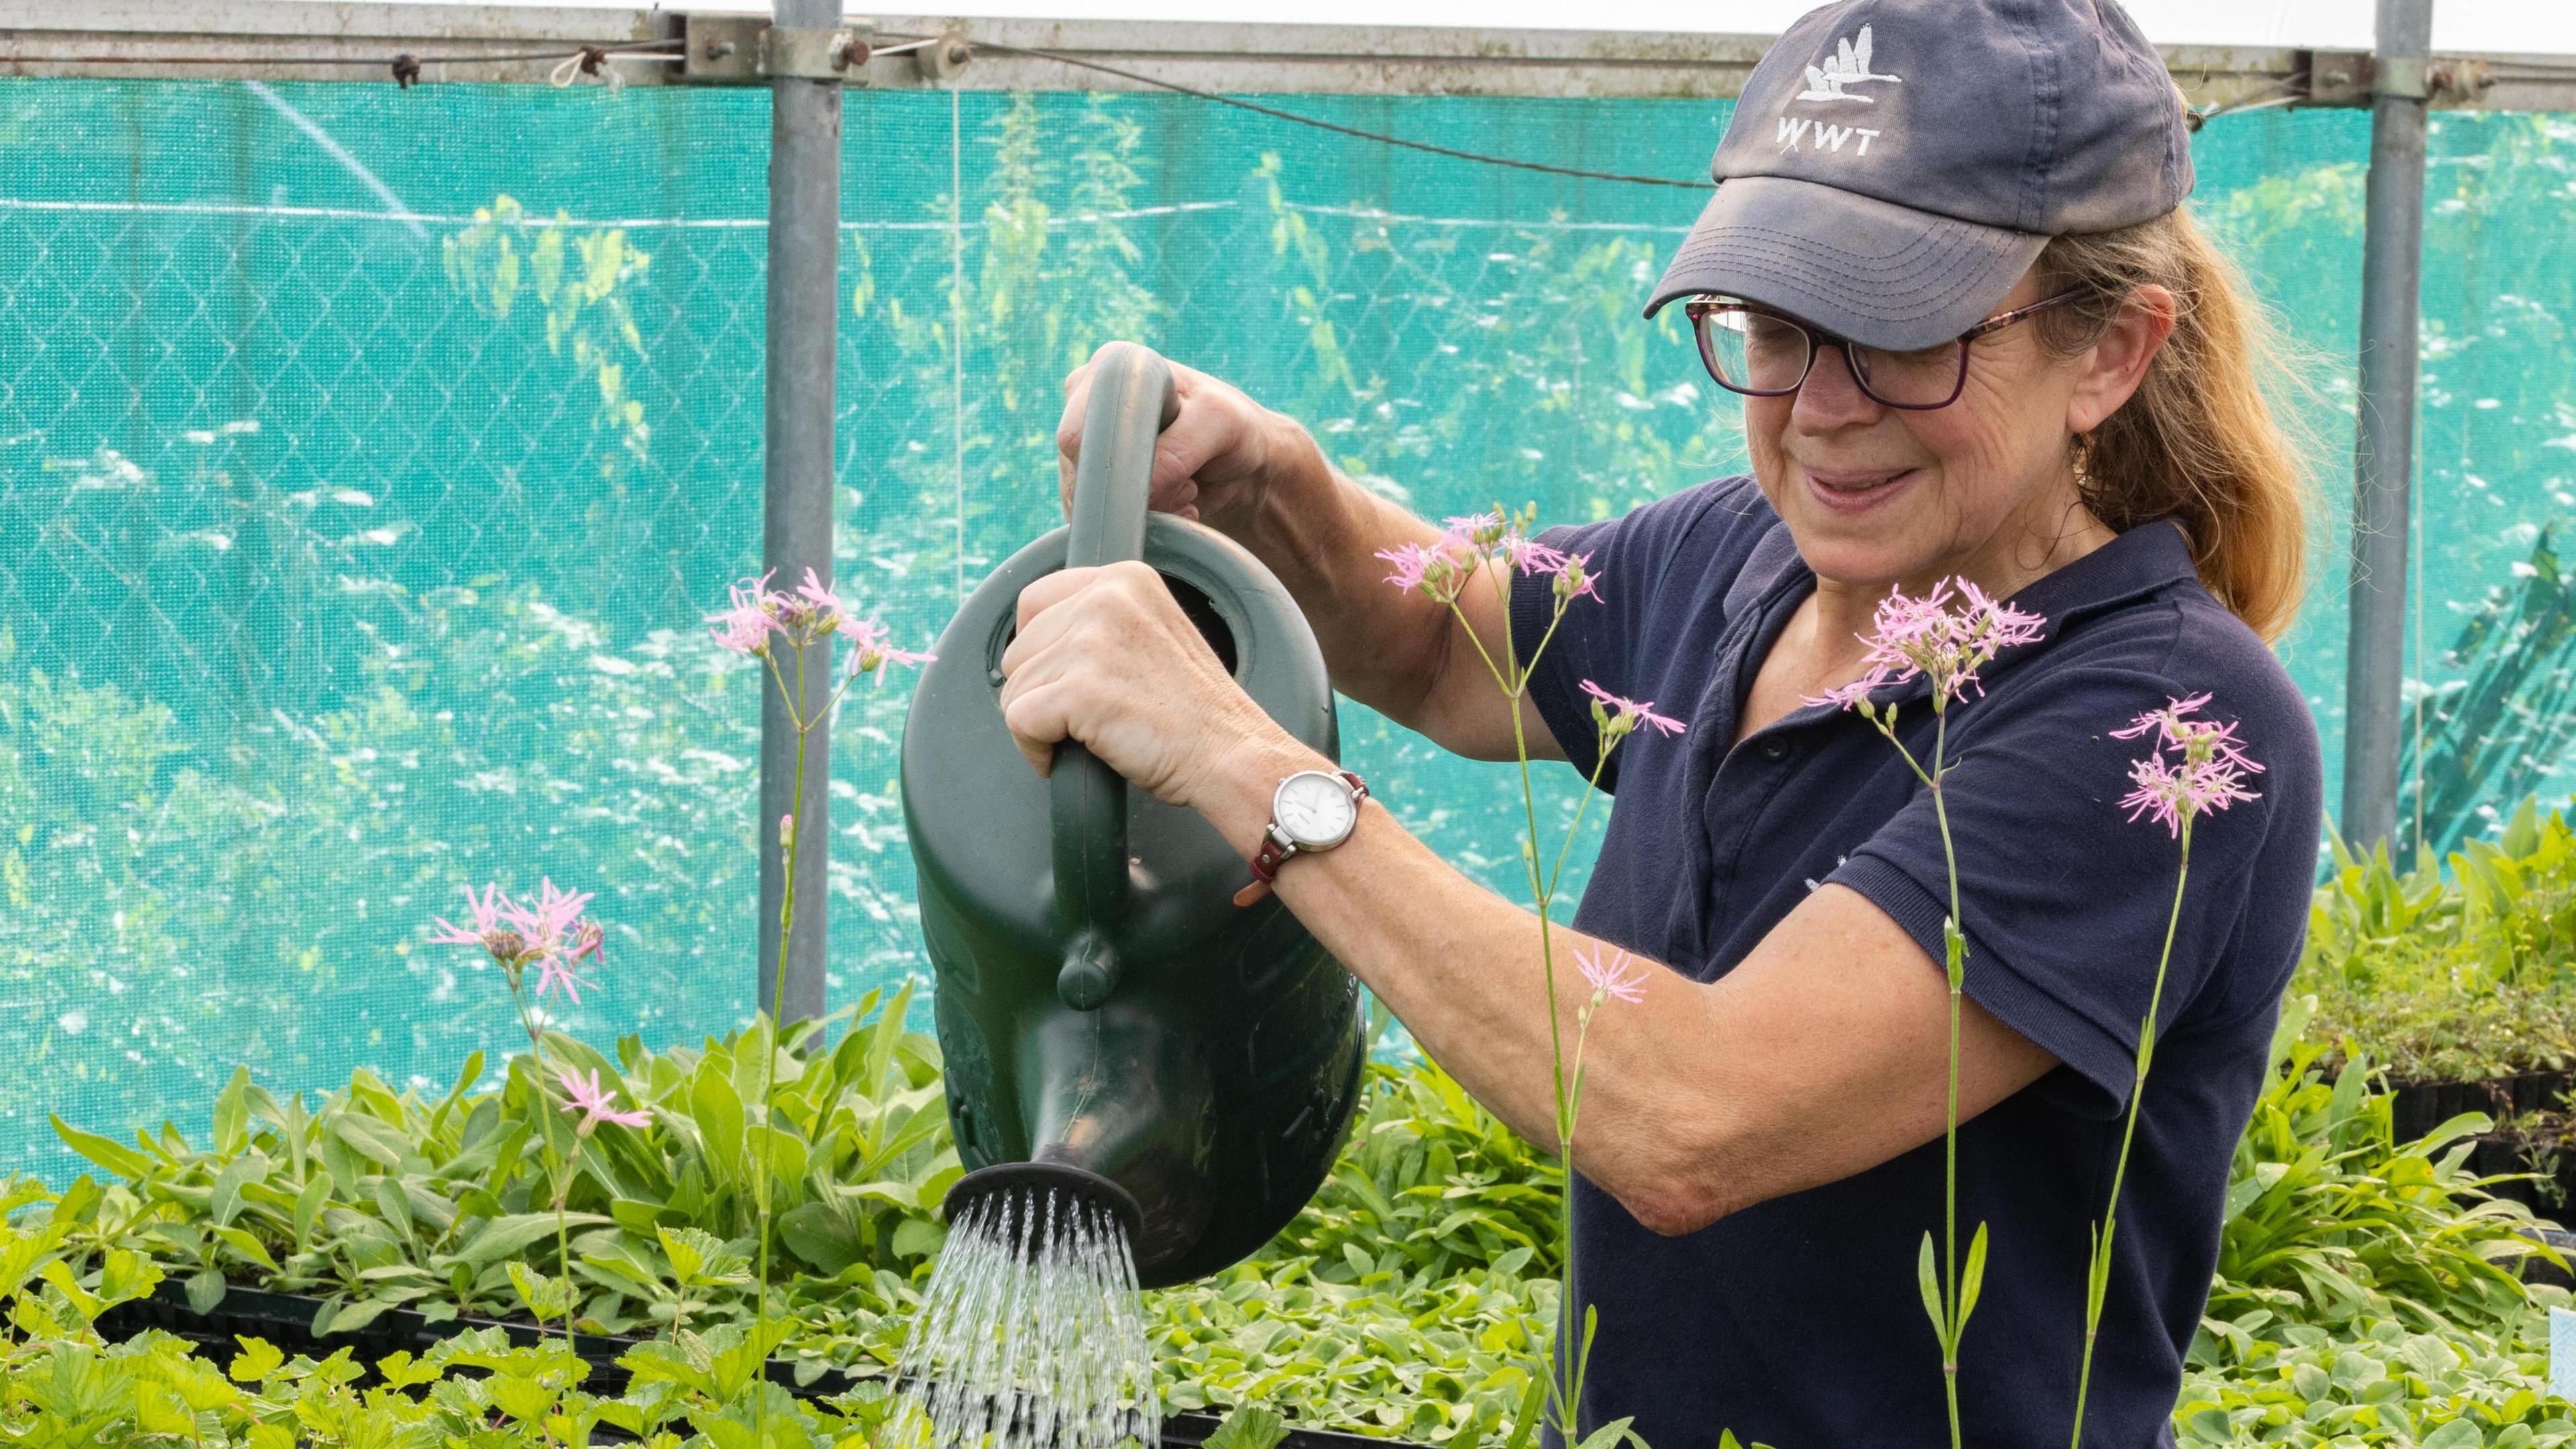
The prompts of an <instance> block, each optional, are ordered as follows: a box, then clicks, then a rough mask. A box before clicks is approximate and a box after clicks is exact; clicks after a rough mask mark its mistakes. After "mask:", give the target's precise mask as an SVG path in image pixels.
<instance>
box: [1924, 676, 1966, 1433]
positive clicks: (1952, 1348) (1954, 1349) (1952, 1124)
mask: <svg viewBox="0 0 2576 1449" xmlns="http://www.w3.org/2000/svg"><path fill="white" fill-rule="evenodd" d="M1941 702H1942V701H1941V698H1940V696H1939V695H1938V694H1935V695H1934V696H1933V711H1932V814H1933V818H1934V819H1936V820H1938V821H1939V822H1940V825H1941V861H1942V864H1943V865H1944V866H1945V867H1947V868H1948V871H1949V875H1950V922H1949V926H1948V929H1946V930H1944V931H1943V932H1942V933H1941V934H1942V942H1941V955H1942V958H1943V960H1942V969H1943V971H1944V972H1945V973H1947V976H1948V979H1949V984H1950V1104H1949V1116H1948V1118H1947V1120H1946V1121H1945V1122H1944V1124H1943V1126H1942V1129H1941V1155H1942V1167H1941V1234H1942V1238H1943V1244H1942V1247H1943V1251H1942V1254H1941V1289H1942V1298H1943V1301H1944V1302H1945V1303H1946V1304H1947V1305H1948V1308H1949V1314H1950V1323H1949V1327H1948V1330H1947V1332H1946V1333H1945V1334H1944V1335H1943V1337H1944V1338H1945V1340H1946V1341H1945V1342H1944V1343H1943V1344H1942V1345H1941V1389H1942V1393H1943V1395H1944V1397H1945V1398H1946V1399H1947V1400H1948V1403H1949V1409H1950V1449H1959V1446H1960V1443H1961V1440H1960V1434H1959V1340H1960V1338H1961V1337H1963V1336H1964V1335H1965V1333H1966V1331H1967V1327H1968V1326H1967V1325H1966V1324H1965V1323H1962V1322H1961V1321H1960V1319H1959V997H1960V992H1961V988H1962V987H1963V986H1964V984H1965V983H1966V981H1967V975H1968V972H1967V956H1968V944H1967V937H1966V935H1965V934H1964V930H1963V928H1962V927H1961V926H1960V925H1959V855H1958V851H1957V849H1956V848H1955V847H1954V846H1953V844H1952V843H1951V839H1950V803H1949V800H1948V799H1947V798H1946V797H1945V796H1944V795H1943V794H1942V793H1941V777H1942V776H1943V775H1944V774H1945V773H1947V769H1946V766H1945V765H1944V763H1943V755H1944V753H1945V751H1946V750H1947V749H1948V747H1949V732H1950V716H1949V713H1948V712H1947V711H1945V710H1943V709H1942V708H1941V707H1940V706H1941Z"/></svg>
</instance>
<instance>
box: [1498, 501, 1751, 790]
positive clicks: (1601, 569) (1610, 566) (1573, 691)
mask: <svg viewBox="0 0 2576 1449" xmlns="http://www.w3.org/2000/svg"><path fill="white" fill-rule="evenodd" d="M1748 499H1749V500H1751V503H1752V506H1753V508H1754V509H1755V510H1758V513H1759V519H1758V521H1757V520H1755V519H1754V518H1753V517H1752V515H1751V514H1749V513H1748V511H1747V509H1746V506H1745V505H1746V501H1747V500H1748ZM1770 518H1771V514H1770V511H1769V508H1768V505H1765V504H1762V503H1761V502H1760V494H1759V493H1758V492H1756V491H1755V490H1754V489H1753V486H1752V480H1750V479H1746V478H1722V479H1718V480H1716V481H1714V482H1710V483H1703V484H1700V485H1698V486H1697V487H1693V488H1687V489H1684V490H1683V491H1681V492H1679V493H1676V494H1673V495H1672V496H1671V497H1669V498H1660V499H1657V500H1656V501H1654V502H1652V503H1648V504H1645V505H1643V506H1642V507H1639V508H1637V509H1634V510H1632V511H1630V512H1629V513H1626V514H1624V515H1622V516H1620V517H1618V518H1613V519H1608V520H1605V521H1603V522H1600V523H1584V524H1570V525H1566V526H1563V527H1559V528H1551V529H1549V530H1547V531H1546V532H1545V533H1542V534H1540V535H1539V538H1538V541H1539V542H1541V543H1544V544H1546V545H1547V546H1549V547H1550V548H1556V549H1562V550H1564V551H1565V552H1567V553H1570V554H1579V555H1581V556H1582V557H1583V558H1584V560H1585V562H1584V568H1585V570H1586V571H1587V572H1588V573H1590V574H1591V575H1592V576H1593V578H1594V579H1595V580H1597V582H1596V583H1595V585H1594V592H1596V593H1597V594H1599V596H1600V597H1599V598H1598V599H1593V598H1582V599H1577V600H1575V601H1574V602H1573V603H1572V604H1570V605H1568V606H1567V608H1566V611H1565V616H1564V618H1563V619H1562V620H1561V621H1559V622H1558V624H1557V626H1556V630H1555V632H1554V634H1553V635H1550V633H1549V631H1548V620H1549V618H1550V616H1551V615H1552V614H1553V613H1554V611H1555V607H1556V596H1555V593H1554V591H1553V580H1552V579H1551V578H1550V577H1548V576H1545V575H1540V574H1524V575H1522V576H1520V577H1519V578H1517V579H1515V580H1514V581H1513V585H1512V603H1511V616H1512V650H1513V653H1514V654H1516V655H1517V656H1519V660H1520V663H1521V665H1522V667H1523V668H1529V667H1530V661H1531V657H1532V655H1533V654H1534V653H1536V654H1537V660H1538V662H1537V667H1536V669H1535V670H1534V671H1533V672H1532V673H1531V675H1530V697H1531V700H1532V701H1533V702H1534V703H1535V704H1536V705H1537V706H1538V711H1539V716H1540V718H1542V719H1544V720H1546V721H1547V726H1548V730H1549V732H1550V733H1552V734H1554V735H1555V736H1556V742H1557V744H1558V746H1559V747H1560V748H1562V749H1563V750H1564V751H1565V757H1566V758H1567V759H1568V760H1569V761H1571V762H1573V765H1574V768H1575V769H1576V770H1578V771H1580V772H1582V773H1583V774H1586V775H1589V774H1591V773H1592V770H1593V766H1594V765H1595V763H1596V761H1595V759H1594V755H1593V752H1594V749H1595V747H1596V745H1597V740H1596V738H1595V731H1594V728H1593V723H1592V704H1591V698H1590V696H1588V695H1586V694H1585V693H1584V692H1583V681H1585V680H1587V679H1588V680H1591V681H1592V682H1593V683H1595V684H1598V685H1599V686H1600V687H1601V688H1603V689H1606V690H1608V691H1610V692H1611V693H1612V694H1616V695H1619V696H1621V697H1623V698H1627V699H1651V698H1652V697H1653V694H1654V689H1653V682H1652V679H1651V677H1650V674H1651V671H1650V669H1649V668H1648V667H1645V666H1644V665H1643V663H1642V661H1646V660H1652V659H1656V658H1659V657H1661V656H1663V655H1666V654H1669V652H1670V646H1669V645H1667V644H1663V643H1662V642H1661V641H1659V639H1658V638H1657V635H1658V632H1659V630H1664V629H1669V628H1671V627H1673V626H1674V625H1675V624H1676V623H1677V622H1678V621H1679V620H1680V619H1681V618H1682V617H1683V616H1684V615H1686V614H1687V613H1688V612H1689V611H1688V610H1686V609H1683V608H1679V607H1677V606H1676V601H1675V600H1674V599H1672V598H1671V597H1670V589H1671V587H1672V584H1673V580H1674V579H1675V577H1676V569H1675V564H1676V561H1677V560H1681V559H1683V558H1685V557H1687V558H1690V559H1693V560H1695V561H1703V562H1712V563H1713V562H1715V561H1716V560H1717V559H1718V557H1719V556H1722V555H1725V554H1727V553H1729V552H1730V551H1732V552H1735V553H1739V554H1740V553H1744V552H1748V551H1749V549H1748V548H1746V547H1744V546H1741V541H1740V539H1739V537H1738V536H1739V535H1742V534H1744V533H1746V532H1747V531H1748V530H1747V528H1746V527H1745V525H1747V524H1752V525H1753V526H1754V527H1757V528H1758V527H1759V526H1761V524H1763V523H1767V522H1769V520H1770ZM1707 575H1708V568H1707V567H1693V568H1691V569H1689V570H1688V571H1687V581H1688V582H1690V583H1693V584H1696V583H1697V582H1699V581H1701V580H1703V579H1704V578H1706V577H1707ZM1542 640H1544V641H1545V642H1546V648H1545V650H1544V652H1539V646H1540V643H1541V641H1542ZM1617 772H1618V757H1617V755H1616V754H1615V753H1614V754H1613V755H1612V757H1611V762H1610V764H1609V765H1608V766H1607V767H1605V768H1604V769H1603V770H1602V773H1601V787H1602V788H1603V789H1604V790H1607V791H1612V792H1614V793H1615V792H1616V790H1617V788H1618V773H1617Z"/></svg>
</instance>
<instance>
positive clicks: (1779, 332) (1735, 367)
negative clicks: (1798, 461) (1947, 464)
mask: <svg viewBox="0 0 2576 1449" xmlns="http://www.w3.org/2000/svg"><path fill="white" fill-rule="evenodd" d="M2083 295H2084V289H2083V288H2081V287H2078V288H2075V289H2073V290H2071V291H2065V292H2060V293H2058V294H2057V295H2056V296H2054V297H2047V298H2043V299H2042V300H2040V301H2037V302H2033V303H2031V304H2030V305H2029V306H2027V307H2016V308H2014V309H2013V310H2012V311H2010V312H1998V313H1996V314H1995V315H1994V316H1992V317H1989V318H1987V319H1986V320H1984V321H1983V322H1980V323H1978V324H1977V325H1976V326H1974V327H1971V328H1969V329H1968V330H1967V331H1965V332H1962V333H1960V334H1959V335H1958V336H1956V337H1953V338H1951V339H1950V340H1949V341H1947V342H1941V343H1935V344H1934V345H1932V346H1930V347H1924V348H1918V349H1916V350H1914V351H1912V352H1891V351H1888V350H1887V349H1885V348H1879V347H1868V346H1864V345H1862V344H1861V343H1858V342H1854V341H1852V340H1850V339H1849V338H1845V337H1836V336H1835V335H1834V334H1832V333H1830V332H1824V331H1820V330H1818V329H1816V328H1813V327H1810V326H1808V325H1807V324H1806V323H1804V322H1799V321H1796V320H1794V319H1792V318H1788V317H1783V316H1781V315H1780V314H1779V313H1777V312H1766V311H1764V310H1763V309H1762V308H1760V307H1756V306H1754V305H1753V304H1752V303H1750V302H1739V301H1737V300H1735V299H1734V298H1732V297H1694V298H1692V299H1691V300H1690V301H1689V302H1687V303H1685V304H1683V308H1682V310H1683V311H1684V312H1685V313H1687V314H1688V315H1689V317H1690V320H1691V330H1692V331H1693V332H1696V333H1697V334H1698V335H1699V360H1700V361H1701V362H1703V363H1705V364H1707V366H1708V375H1709V376H1710V377H1713V378H1715V379H1717V385H1718V386H1720V387H1722V388H1725V389H1726V390H1727V391H1729V392H1736V393H1742V394H1743V395H1745V396H1746V397H1786V396H1788V395H1789V394H1791V393H1793V392H1796V391H1797V390H1798V389H1799V387H1800V386H1801V385H1803V384H1804V383H1805V382H1806V380H1807V373H1808V372H1809V371H1810V370H1811V369H1813V368H1814V367H1815V365H1816V354H1817V352H1819V351H1821V350H1822V349H1824V348H1827V347H1834V348H1839V349H1841V351H1842V354H1843V361H1844V363H1845V364H1846V365H1848V366H1849V367H1850V368H1851V375H1852V381H1853V382H1855V383H1858V384H1859V385H1860V390H1861V391H1862V392H1863V393H1864V394H1866V395H1867V396H1868V397H1869V398H1870V400H1871V401H1873V402H1877V403H1880V404H1882V405H1884V406H1887V407H1892V408H1907V409H1911V410H1915V411H1929V410H1931V409H1933V408H1946V407H1948V406H1949V405H1950V404H1952V403H1954V402H1957V401H1958V400H1959V394H1960V392H1961V391H1962V390H1964V389H1965V388H1966V387H1967V385H1968V344H1969V343H1971V342H1974V341H1976V340H1977V339H1978V338H1980V337H1984V336H1986V335H1988V334H1990V333H1994V332H2000V331H2002V330H2003V329H2004V328H2007V327H2010V326H2011V325H2013V324H2014V323H2016V322H2019V321H2021V320H2022V319H2023V318H2025V317H2030V316H2033V315H2035V314H2037V313H2040V312H2044V311H2046V310H2047V309H2049V308H2051V307H2054V306H2056V305H2058V304H2059V303H2061V302H2071V301H2073V300H2075V299H2076V298H2078V297H2080V296H2083Z"/></svg>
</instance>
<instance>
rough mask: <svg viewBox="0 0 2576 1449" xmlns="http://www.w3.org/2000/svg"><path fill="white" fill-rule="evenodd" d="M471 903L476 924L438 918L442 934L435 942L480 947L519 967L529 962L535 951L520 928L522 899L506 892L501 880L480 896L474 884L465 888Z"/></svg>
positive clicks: (490, 885) (440, 933)
mask: <svg viewBox="0 0 2576 1449" xmlns="http://www.w3.org/2000/svg"><path fill="white" fill-rule="evenodd" d="M465 899H466V902H467V904H469V905H470V906H472V908H473V921H474V924H473V925H472V926H470V927H469V926H460V925H457V924H456V923H455V922H453V921H450V920H448V919H447V918H446V917H445V916H439V917H436V918H435V923H436V925H437V926H438V934H436V935H434V936H432V937H430V938H429V939H430V941H431V943H432V944H434V945H440V946H477V947H480V948H482V950H483V951H484V952H485V953H486V954H487V955H489V956H490V957H491V958H492V959H493V960H494V961H496V962H498V963H500V964H501V965H503V966H506V967H509V968H511V969H513V970H516V969H517V968H518V967H520V966H523V965H525V964H526V963H527V960H528V957H529V956H530V954H531V953H532V952H533V951H534V950H535V947H534V945H533V944H532V943H531V942H530V941H529V939H528V936H527V933H526V932H525V931H523V930H522V929H520V924H519V922H520V917H521V914H522V911H521V907H520V906H519V904H518V902H516V901H513V900H511V899H510V898H509V897H508V896H506V895H504V894H502V892H501V887H500V884H499V883H498V882H493V883H491V884H488V885H486V886H484V887H483V892H482V894H480V895H477V894H475V891H474V887H472V886H467V887H466V888H465Z"/></svg>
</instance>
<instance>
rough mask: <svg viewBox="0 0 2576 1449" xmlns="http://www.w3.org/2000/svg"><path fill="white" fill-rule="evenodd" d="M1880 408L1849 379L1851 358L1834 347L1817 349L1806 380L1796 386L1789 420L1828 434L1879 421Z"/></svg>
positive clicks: (1858, 385)
mask: <svg viewBox="0 0 2576 1449" xmlns="http://www.w3.org/2000/svg"><path fill="white" fill-rule="evenodd" d="M1884 411H1885V408H1884V407H1882V406H1881V405H1880V404H1879V403H1878V402H1877V401H1876V400H1875V399H1873V398H1871V397H1870V395H1869V394H1868V393H1865V392H1862V391H1861V390H1860V384H1859V383H1858V382H1857V381H1855V380H1854V379H1853V377H1852V372H1851V355H1850V354H1849V353H1847V352H1845V351H1843V349H1842V348H1840V347H1836V346H1819V347H1818V348H1817V349H1816V361H1815V365H1813V366H1812V367H1809V368H1808V369H1807V380H1806V381H1805V382H1803V383H1801V384H1799V385H1798V400H1797V402H1796V404H1795V405H1794V406H1793V407H1792V408H1791V409H1790V413H1789V417H1790V421H1791V422H1792V423H1794V424H1796V425H1797V426H1798V427H1800V428H1803V429H1805V430H1807V431H1809V432H1819V433H1821V432H1829V431H1831V430H1833V429H1835V428H1840V427H1849V426H1851V425H1852V424H1854V423H1871V422H1876V421H1877V420H1878V416H1879V414H1880V413H1882V412H1884Z"/></svg>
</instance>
